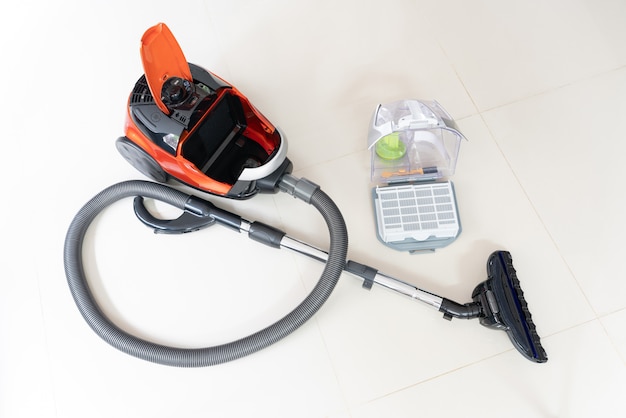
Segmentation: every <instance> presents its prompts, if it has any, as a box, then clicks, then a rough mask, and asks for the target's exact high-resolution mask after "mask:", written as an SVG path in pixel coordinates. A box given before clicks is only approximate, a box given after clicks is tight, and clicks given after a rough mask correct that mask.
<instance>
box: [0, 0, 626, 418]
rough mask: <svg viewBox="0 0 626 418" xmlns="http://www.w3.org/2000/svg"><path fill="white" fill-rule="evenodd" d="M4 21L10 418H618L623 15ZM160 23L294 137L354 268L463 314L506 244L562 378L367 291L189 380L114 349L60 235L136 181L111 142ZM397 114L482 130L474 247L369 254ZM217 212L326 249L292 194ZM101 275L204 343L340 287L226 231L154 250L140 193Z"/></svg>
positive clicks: (118, 227) (464, 196) (96, 258)
mask: <svg viewBox="0 0 626 418" xmlns="http://www.w3.org/2000/svg"><path fill="white" fill-rule="evenodd" d="M3 9H4V10H3V13H2V15H3V19H2V20H3V24H2V25H0V37H1V39H2V41H1V42H0V48H1V51H0V52H1V54H2V57H3V58H2V65H1V66H0V75H1V76H2V77H1V79H2V80H3V83H4V86H3V88H2V91H3V94H2V97H3V99H4V104H3V112H2V121H3V134H4V135H3V136H4V138H5V141H4V142H3V143H4V155H5V162H4V163H3V164H2V165H1V166H0V174H1V175H2V179H3V186H2V191H3V192H4V195H5V197H4V199H3V204H2V205H0V216H1V218H2V220H3V222H4V224H3V231H2V236H3V237H4V241H3V242H4V247H3V248H4V249H3V251H2V252H0V285H1V287H0V417H2V418H4V417H6V418H13V417H33V416H40V417H64V418H65V417H84V416H90V417H110V416H118V417H137V416H151V417H171V416H219V417H251V416H262V417H265V416H268V417H269V416H271V417H300V416H303V417H304V416H306V417H325V416H327V417H333V418H346V417H354V418H363V417H383V416H384V417H404V416H406V417H413V416H418V415H419V416H458V415H463V416H469V417H503V416H506V417H597V416H609V417H617V416H623V414H624V412H623V411H624V410H625V409H626V400H625V399H626V398H625V397H624V393H626V366H625V364H626V331H625V330H626V281H625V280H624V273H623V268H622V262H623V250H624V249H625V248H626V246H625V245H624V243H623V242H624V237H626V220H625V218H624V216H623V212H624V210H623V207H624V206H625V204H626V197H625V194H624V180H626V174H624V171H623V168H622V164H621V162H622V161H623V158H624V157H625V155H626V141H625V140H624V138H625V134H624V133H623V130H622V126H621V122H622V120H623V119H624V117H625V116H624V115H626V43H625V42H624V39H626V25H624V21H625V19H626V3H625V2H623V1H620V0H613V1H611V0H601V1H591V0H574V1H571V0H568V1H565V0H555V1H549V2H540V1H531V2H516V3H512V2H502V1H497V0H485V1H463V0H448V1H439V2H432V1H430V2H427V1H421V0H419V1H399V0H390V1H386V2H376V3H374V2H369V1H345V2H334V1H328V0H323V1H304V2H289V1H281V0H267V1H263V2H259V1H243V0H233V1H228V2H224V1H222V2H216V1H200V0H197V1H188V2H178V3H175V4H174V5H173V4H172V2H166V1H163V0H158V1H143V2H121V1H110V2H106V3H102V4H92V3H89V2H79V1H75V2H70V1H57V2H44V1H36V0H34V1H30V2H13V3H11V4H10V5H9V6H6V5H5V7H4V8H3ZM159 21H165V22H167V23H168V25H169V26H170V28H171V29H172V31H173V32H174V34H175V35H176V36H177V38H178V40H179V42H180V44H181V45H182V47H183V49H184V51H185V54H186V56H187V58H188V59H189V60H190V61H192V62H195V63H198V64H200V65H203V66H205V67H207V68H208V69H210V70H211V71H213V72H215V73H216V74H219V75H221V76H222V77H224V78H225V79H227V80H229V81H230V82H232V83H233V84H235V85H236V86H237V87H238V88H239V89H240V90H241V91H243V92H244V93H245V94H246V95H247V96H248V97H249V98H250V99H251V101H252V102H253V103H254V104H255V105H256V106H257V107H258V108H259V109H261V111H262V112H263V113H264V114H265V115H266V116H268V118H269V119H270V120H271V121H273V122H274V123H275V124H277V125H280V126H281V128H282V129H283V131H285V132H286V134H287V137H288V141H289V147H290V148H289V157H290V158H291V159H292V161H293V162H294V165H295V168H296V169H295V174H296V175H298V176H304V177H307V178H309V179H311V180H313V181H315V182H317V183H319V184H321V185H322V187H323V189H324V190H325V191H326V192H327V193H328V194H329V195H330V196H332V197H333V199H335V201H336V202H337V204H338V206H339V207H340V208H341V210H342V212H343V214H344V216H345V218H346V222H347V225H348V228H349V232H350V254H349V255H350V258H352V259H355V260H358V261H362V262H366V263H368V264H370V265H373V266H375V267H377V268H379V269H380V270H382V271H384V272H387V273H389V274H391V275H394V276H397V277H399V278H402V279H404V280H406V281H408V282H411V283H413V284H414V285H418V286H421V287H423V288H426V289H428V290H431V291H433V292H435V293H439V294H442V295H444V296H446V297H449V298H451V299H456V300H459V301H461V302H465V301H467V300H469V295H470V293H471V291H472V289H473V288H474V286H475V285H476V284H477V283H479V282H481V281H482V280H484V279H485V277H484V268H485V267H484V264H485V261H486V258H487V256H488V255H489V253H490V252H491V251H493V250H495V249H498V248H501V249H506V250H509V251H511V253H512V254H513V257H514V260H515V266H516V268H517V270H518V274H519V277H520V280H521V282H522V286H523V288H524V290H525V293H526V296H527V299H528V301H529V305H530V308H531V311H532V312H533V318H534V320H535V323H536V325H537V329H538V332H539V333H540V335H541V336H542V338H543V340H542V341H543V344H544V346H545V348H546V350H547V352H548V355H549V361H548V362H547V363H546V364H542V365H537V364H532V363H530V362H528V361H526V360H525V359H523V358H522V357H521V356H520V355H519V354H518V353H517V352H516V351H515V350H514V349H513V348H512V346H511V345H510V343H509V341H508V339H507V337H506V335H505V334H504V333H501V332H495V331H491V330H487V329H485V328H483V327H481V326H480V325H479V324H478V323H477V322H475V321H452V322H446V321H443V320H442V319H441V315H440V314H439V313H438V312H436V311H434V310H432V309H431V308H429V307H427V306H425V305H421V304H419V303H416V302H414V301H411V300H409V299H405V298H402V297H400V296H397V295H395V294H392V293H391V292H386V291H383V290H380V289H374V290H373V291H371V292H365V291H363V290H361V287H360V283H359V281H358V280H354V279H352V278H351V277H349V276H348V275H345V276H344V277H342V279H341V280H340V282H339V284H338V286H337V288H336V290H335V292H334V293H333V295H332V296H331V297H330V299H329V300H328V302H327V304H326V305H324V306H323V307H322V309H321V310H320V311H319V313H318V314H317V315H316V316H314V318H313V319H312V320H311V321H309V322H307V323H306V324H305V325H304V326H302V327H301V328H300V329H298V330H297V331H296V332H295V333H293V334H292V335H290V336H289V337H287V338H286V339H284V340H282V341H280V342H279V343H277V344H275V345H273V346H271V347H270V348H268V349H266V350H263V351H261V352H258V353H256V354H253V355H251V356H249V357H246V358H243V359H240V360H237V361H234V362H232V363H227V364H224V365H220V366H216V367H210V368H201V369H176V368H171V367H166V366H160V365H155V364H152V363H147V362H144V361H141V360H138V359H136V358H134V357H130V356H128V355H125V354H123V353H121V352H118V351H117V350H115V349H113V348H112V347H110V346H108V345H107V344H106V343H104V342H103V341H102V340H100V339H99V338H98V337H97V336H96V335H95V334H94V333H93V332H92V331H91V330H90V329H89V327H88V326H87V325H86V323H85V322H84V321H83V319H82V317H81V316H80V314H79V312H78V310H77V309H76V306H75V305H74V302H73V300H72V298H71V295H70V293H69V291H68V286H67V283H66V280H65V275H64V269H63V263H62V249H63V240H64V237H65V232H66V230H67V227H68V225H69V223H70V221H71V219H72V217H73V216H74V214H75V213H76V211H77V210H78V209H79V208H80V206H81V205H82V204H83V203H84V202H86V201H87V200H88V199H89V198H90V197H92V196H93V195H94V194H96V193H97V192H98V191H100V190H101V189H103V188H104V187H106V186H107V185H110V184H112V183H115V182H118V181H122V180H127V179H134V178H142V176H141V175H140V174H139V173H138V172H136V171H135V170H134V169H133V168H132V167H131V166H130V165H128V164H127V163H126V162H125V161H124V160H123V159H122V158H121V157H120V156H119V155H118V153H117V151H116V150H115V147H114V146H113V143H114V140H115V139H116V138H117V137H118V136H120V135H122V133H123V116H124V106H125V101H126V98H127V95H128V93H129V91H130V89H131V87H132V86H133V84H134V82H135V80H136V79H137V78H138V77H139V75H140V74H141V64H140V58H139V54H138V45H139V39H140V38H141V35H142V34H143V32H144V31H145V29H147V28H148V27H149V26H151V25H153V24H154V23H156V22H159ZM400 98H418V99H437V100H438V101H439V102H440V103H442V104H443V106H444V107H445V108H446V109H447V110H448V111H449V112H450V113H451V114H452V115H453V116H454V117H455V118H456V119H457V121H458V123H459V126H460V127H461V129H462V131H463V132H464V134H465V135H466V136H467V137H468V139H469V140H468V141H467V142H465V143H463V144H462V147H461V153H460V156H459V163H458V166H457V171H456V174H455V175H454V177H453V179H452V180H453V181H454V183H455V186H456V191H457V198H458V204H459V210H460V214H461V220H462V224H463V232H462V234H461V236H460V237H459V239H458V240H457V241H456V242H455V243H454V244H452V245H451V246H449V247H447V248H445V249H443V250H440V251H438V252H436V253H434V254H428V255H419V256H411V255H408V254H406V253H399V252H395V251H393V250H391V249H388V248H386V247H384V246H382V245H381V244H380V243H379V242H378V241H377V240H376V238H375V229H374V228H375V227H374V222H373V215H372V209H371V202H370V194H369V193H370V187H371V185H370V182H369V154H368V152H367V150H366V134H367V125H368V122H369V118H370V114H371V112H372V111H373V109H374V106H375V105H376V104H378V103H379V102H386V101H390V100H395V99H400ZM205 197H206V196H205ZM211 200H213V201H214V202H215V203H217V204H219V205H221V206H223V207H225V208H228V209H232V210H235V211H236V212H238V213H240V214H241V215H243V216H245V217H246V218H248V219H256V220H261V221H266V222H269V223H271V224H274V225H276V226H278V227H280V228H283V229H285V230H287V231H288V232H289V234H290V235H292V236H294V237H298V238H302V239H305V240H306V241H308V242H311V243H313V244H315V245H318V246H325V245H326V244H327V238H326V234H325V233H324V228H323V225H322V221H321V219H320V218H319V216H318V215H317V214H316V213H315V212H314V211H313V210H312V209H310V208H307V207H306V206H305V205H303V204H302V203H300V202H298V201H296V200H294V199H293V198H291V197H288V196H286V195H276V196H267V195H263V196H259V197H256V198H254V199H252V200H249V201H245V202H235V201H223V200H220V199H215V198H211ZM160 210H162V211H163V212H164V213H167V209H166V208H160ZM155 255H156V256H155ZM85 259H86V267H87V271H88V273H89V275H90V281H91V283H92V286H93V287H94V289H95V290H96V292H97V295H98V298H99V299H98V300H99V302H100V304H101V305H102V307H103V309H104V311H105V312H106V313H107V315H109V316H111V317H112V318H113V319H114V320H115V321H116V322H117V323H118V324H119V325H120V326H122V327H124V328H125V329H127V330H129V331H130V332H133V333H136V334H137V335H140V336H142V337H144V338H148V339H151V340H154V341H157V342H160V343H165V344H172V345H178V346H185V347H197V346H207V345H214V344H217V343H221V342H225V341H229V340H231V339H233V338H236V337H239V336H243V335H246V334H248V333H250V332H252V331H254V330H257V329H259V328H261V327H263V326H264V325H267V324H269V323H272V322H273V321H275V320H276V319H278V318H280V317H281V316H282V315H284V314H285V313H286V312H287V311H288V310H289V309H290V308H292V307H293V306H295V304H297V303H298V302H299V301H300V300H301V299H302V298H303V297H304V296H305V295H306V294H307V292H308V291H310V289H311V288H312V286H313V285H314V283H315V282H316V280H317V277H318V275H319V273H320V272H321V266H319V265H317V264H315V263H314V262H313V261H310V260H307V259H303V258H299V257H297V256H294V255H292V254H289V253H287V252H284V251H276V250H272V249H269V248H266V247H262V246H259V245H258V244H256V243H254V242H251V241H249V240H247V239H246V238H245V237H244V236H240V235H236V234H232V233H231V232H230V231H227V230H225V229H223V228H220V227H215V228H214V229H210V230H206V231H202V232H197V233H194V234H187V235H184V236H175V237H163V236H155V235H154V234H152V233H151V232H150V231H149V230H147V229H146V228H145V227H143V226H142V225H140V224H139V223H138V222H137V221H136V219H135V218H134V215H133V214H132V211H131V209H130V203H129V202H126V201H123V202H119V203H118V204H115V205H113V206H112V207H110V208H109V209H108V210H107V211H106V212H105V213H103V215H102V216H101V217H100V218H99V219H98V220H97V222H95V224H94V226H93V227H92V228H91V232H90V235H89V241H88V246H87V250H86V253H85Z"/></svg>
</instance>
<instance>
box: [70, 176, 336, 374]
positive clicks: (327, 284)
mask: <svg viewBox="0 0 626 418" xmlns="http://www.w3.org/2000/svg"><path fill="white" fill-rule="evenodd" d="M134 196H143V197H147V198H152V199H157V200H160V201H163V202H165V203H168V204H170V205H172V206H175V207H177V208H180V209H184V208H185V203H186V202H187V200H188V199H189V197H190V196H189V195H187V194H185V193H183V192H180V191H178V190H175V189H172V188H170V187H167V186H164V185H161V184H157V183H151V182H147V181H139V180H134V181H127V182H122V183H118V184H115V185H113V186H110V187H108V188H106V189H105V190H103V191H102V192H100V193H98V194H97V195H96V196H95V197H93V198H92V199H91V200H90V201H89V202H87V203H86V204H85V206H83V207H82V208H81V209H80V211H79V212H78V213H77V214H76V216H75V217H74V220H73V221H72V223H71V225H70V227H69V229H68V231H67V235H66V238H65V248H64V254H63V260H64V265H65V274H66V276H67V282H68V284H69V287H70V291H71V293H72V296H73V297H74V301H75V302H76V306H78V310H79V311H80V313H81V314H82V315H83V318H84V319H85V321H87V323H88V324H89V326H90V327H91V328H92V329H93V330H94V331H95V332H96V334H98V335H99V336H100V337H101V338H102V339H103V340H104V341H106V342H107V343H109V344H110V345H112V346H113V347H115V348H117V349H118V350H120V351H122V352H124V353H127V354H130V355H132V356H135V357H138V358H140V359H143V360H147V361H151V362H154V363H159V364H164V365H169V366H177V367H203V366H212V365H217V364H221V363H225V362H228V361H231V360H235V359H238V358H241V357H244V356H246V355H248V354H252V353H254V352H256V351H258V350H261V349H263V348H265V347H268V346H269V345H271V344H273V343H275V342H276V341H278V340H280V339H282V338H283V337H285V336H287V335H289V334H290V333H291V332H293V331H295V330H296V329H297V328H299V327H300V326H301V325H302V324H303V323H304V322H306V321H307V320H308V319H309V318H311V316H313V314H315V313H316V312H317V311H318V309H319V308H320V307H321V306H322V305H323V304H324V302H326V300H327V299H328V297H329V296H330V294H331V292H332V291H333V289H334V287H335V285H336V284H337V281H338V280H339V276H340V275H341V272H342V270H343V268H344V266H345V260H346V254H347V248H348V234H347V230H346V226H345V223H344V220H343V217H342V216H341V213H340V212H339V209H338V208H337V206H336V205H335V204H334V203H333V201H332V200H331V199H330V198H329V197H328V196H327V195H326V194H325V193H324V192H322V191H321V190H319V189H318V190H316V191H315V192H314V193H313V194H312V196H310V204H311V205H313V206H314V207H315V208H316V209H317V210H318V211H319V212H320V213H321V214H322V216H323V217H324V220H325V221H326V224H327V226H328V230H329V233H330V249H329V253H328V261H327V263H326V266H325V268H324V271H323V272H322V275H321V277H320V279H319V281H318V283H317V285H316V286H315V288H314V289H313V290H312V291H311V293H310V294H309V295H308V296H307V297H306V298H305V299H304V300H303V301H302V302H301V303H300V304H299V305H298V306H297V307H296V308H295V309H294V310H293V311H291V312H290V313H288V314H287V315H286V316H285V317H284V318H282V319H280V320H279V321H278V322H276V323H274V324H273V325H270V326H268V327H267V328H265V329H263V330H260V331H258V332H256V333H254V334H251V335H249V336H247V337H244V338H241V339H239V340H236V341H233V342H230V343H226V344H223V345H218V346H214V347H206V348H176V347H169V346H165V345H160V344H156V343H153V342H150V341H146V340H143V339H141V338H138V337H136V336H134V335H131V334H129V333H127V332H126V331H124V330H122V329H120V328H119V327H118V326H116V325H115V324H114V323H113V322H112V321H111V320H109V319H108V318H107V317H106V316H105V315H104V313H103V311H102V310H101V309H100V308H99V306H98V304H97V302H96V299H95V297H94V295H93V293H92V292H91V289H90V288H89V284H88V283H87V278H86V277H85V272H84V269H83V260H82V246H83V240H84V237H85V234H86V232H87V229H88V228H89V225H90V224H91V222H92V221H93V220H94V218H95V217H96V216H97V215H98V214H99V213H100V212H101V211H103V210H104V209H105V208H106V207H107V206H109V205H110V204H112V203H114V202H116V201H118V200H120V199H123V198H126V197H134Z"/></svg>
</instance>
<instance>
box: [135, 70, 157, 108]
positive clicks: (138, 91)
mask: <svg viewBox="0 0 626 418" xmlns="http://www.w3.org/2000/svg"><path fill="white" fill-rule="evenodd" d="M148 103H154V98H153V97H152V93H151V92H150V87H149V86H148V82H147V81H146V76H145V75H142V76H141V78H140V79H139V80H138V81H137V83H136V84H135V88H134V89H133V93H132V94H131V95H130V104H148Z"/></svg>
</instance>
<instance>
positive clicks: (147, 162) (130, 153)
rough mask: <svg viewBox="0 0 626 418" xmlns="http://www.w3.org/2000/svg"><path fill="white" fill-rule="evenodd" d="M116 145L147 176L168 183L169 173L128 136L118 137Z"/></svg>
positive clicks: (123, 155) (127, 159)
mask: <svg viewBox="0 0 626 418" xmlns="http://www.w3.org/2000/svg"><path fill="white" fill-rule="evenodd" d="M115 146H116V147H117V150H118V151H119V152H120V154H122V157H124V158H125V159H126V161H128V162H129V163H130V164H131V165H132V166H133V167H135V168H136V169H137V170H139V172H141V173H142V174H143V175H145V176H146V177H148V178H150V179H151V180H154V181H157V182H159V183H166V182H167V180H168V179H169V177H170V176H169V174H167V173H166V172H165V170H163V168H161V166H160V165H159V164H158V163H157V162H156V161H155V160H154V158H152V157H151V156H150V155H149V154H148V153H147V152H145V151H144V150H143V149H142V148H141V147H140V146H139V145H137V144H135V143H133V142H131V141H130V140H129V139H128V138H126V137H124V136H123V137H121V138H118V140H117V141H116V142H115Z"/></svg>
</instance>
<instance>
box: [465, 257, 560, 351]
mask: <svg viewBox="0 0 626 418" xmlns="http://www.w3.org/2000/svg"><path fill="white" fill-rule="evenodd" d="M487 273H488V279H487V280H486V281H485V282H483V283H481V284H480V285H478V286H477V287H476V289H475V290H474V293H473V294H472V298H473V299H474V301H475V302H478V303H480V304H481V305H482V308H483V314H482V316H481V317H480V322H481V324H483V325H484V326H486V327H489V328H494V329H501V330H504V331H506V333H507V334H508V336H509V338H510V339H511V342H512V343H513V346H514V347H515V348H516V349H517V350H518V351H519V352H520V353H521V354H522V355H523V356H524V357H526V358H527V359H529V360H531V361H534V362H537V363H545V362H546V361H547V360H548V356H547V355H546V352H545V350H544V349H543V346H542V345H541V338H540V337H539V334H538V333H537V330H536V328H535V324H534V322H533V320H532V315H531V314H530V310H529V309H528V304H527V303H526V299H525V298H524V292H523V291H522V288H521V286H520V282H519V279H518V278H517V273H516V272H515V268H514V267H513V259H512V257H511V254H510V253H509V252H508V251H495V252H494V253H493V254H491V256H490V257H489V260H488V261H487Z"/></svg>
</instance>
